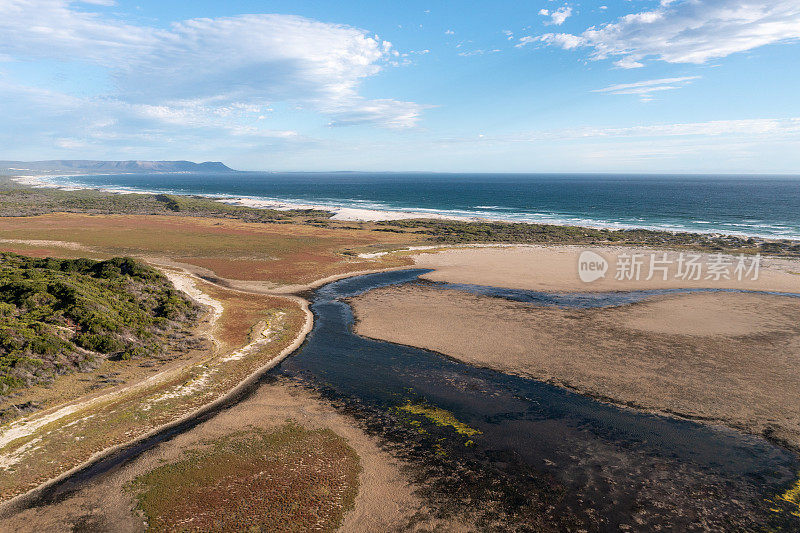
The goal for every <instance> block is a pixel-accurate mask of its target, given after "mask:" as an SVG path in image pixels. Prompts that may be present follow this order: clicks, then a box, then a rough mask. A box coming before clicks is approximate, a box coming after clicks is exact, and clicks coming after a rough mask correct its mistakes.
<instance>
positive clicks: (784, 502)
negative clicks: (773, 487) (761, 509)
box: [771, 478, 800, 518]
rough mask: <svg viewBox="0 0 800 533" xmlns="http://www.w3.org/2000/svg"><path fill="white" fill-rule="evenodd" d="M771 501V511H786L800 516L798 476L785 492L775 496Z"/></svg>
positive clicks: (799, 479)
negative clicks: (772, 505)
mask: <svg viewBox="0 0 800 533" xmlns="http://www.w3.org/2000/svg"><path fill="white" fill-rule="evenodd" d="M772 503H773V504H774V505H775V507H773V508H772V509H771V510H772V511H773V512H775V513H782V512H788V513H789V514H791V515H792V516H796V517H797V518H800V478H798V479H797V481H795V482H794V484H793V485H792V486H791V487H789V488H788V489H787V490H786V492H784V493H783V494H780V495H778V496H776V497H775V499H773V500H772Z"/></svg>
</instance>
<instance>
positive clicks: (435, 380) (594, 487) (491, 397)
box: [274, 270, 800, 531]
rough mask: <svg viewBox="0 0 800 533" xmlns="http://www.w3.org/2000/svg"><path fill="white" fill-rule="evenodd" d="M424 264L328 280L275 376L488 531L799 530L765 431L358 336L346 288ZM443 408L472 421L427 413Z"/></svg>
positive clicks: (357, 290) (549, 298) (787, 470)
mask: <svg viewBox="0 0 800 533" xmlns="http://www.w3.org/2000/svg"><path fill="white" fill-rule="evenodd" d="M424 272H426V271H424V270H404V271H395V272H385V273H379V274H370V275H364V276H358V277H354V278H349V279H345V280H341V281H337V282H333V283H330V284H328V285H325V286H323V287H321V288H320V289H318V290H317V291H316V292H315V293H314V299H313V303H312V310H313V312H314V314H315V324H314V329H313V331H312V332H311V333H310V334H309V336H308V338H307V340H306V343H305V344H304V345H303V347H302V348H301V349H300V350H298V352H297V353H295V354H294V355H293V356H291V357H289V358H287V359H286V360H285V361H284V362H283V363H282V364H281V366H280V367H279V368H278V369H276V370H275V371H274V373H277V374H282V375H284V376H290V377H292V378H294V379H299V380H301V381H303V382H305V383H306V384H307V385H309V386H311V387H313V388H315V389H317V390H319V391H321V392H322V393H323V395H325V396H326V397H328V398H330V399H332V400H334V403H335V404H336V405H338V406H339V407H340V408H341V409H344V410H346V411H349V412H350V413H352V414H353V415H354V416H356V417H357V418H358V419H359V420H360V421H361V422H362V424H363V425H364V427H365V428H366V429H368V431H370V432H371V433H373V434H376V435H379V436H380V437H382V439H383V440H384V442H385V443H386V444H387V446H389V447H390V448H392V449H393V450H396V451H397V453H398V454H400V455H401V456H403V457H404V458H405V459H407V460H409V462H410V463H411V464H412V465H416V470H415V472H416V474H415V475H416V476H417V477H416V480H417V481H419V482H421V483H422V484H423V486H425V487H426V489H425V491H427V492H426V494H427V495H428V496H430V498H431V501H434V502H438V503H437V505H439V507H440V508H441V509H443V512H451V513H458V512H467V511H468V512H470V513H471V516H472V517H473V518H475V517H477V519H478V520H479V521H480V523H482V524H483V525H486V526H487V528H488V527H491V526H496V527H498V528H505V527H512V526H513V527H514V528H517V529H523V530H524V529H530V530H543V529H544V530H580V529H586V530H590V531H618V530H637V531H652V530H669V531H684V530H706V529H717V530H725V531H728V530H762V529H768V530H786V531H800V521H798V519H797V518H795V517H793V516H792V515H791V513H790V509H788V507H787V506H786V504H780V503H775V502H774V501H771V500H772V499H773V498H774V497H775V496H776V495H777V494H781V493H783V492H784V491H785V490H787V488H788V487H789V486H791V485H792V483H793V482H794V481H795V480H796V479H797V472H798V466H799V465H798V460H797V458H796V457H795V456H794V454H792V453H791V452H789V451H787V450H785V449H783V448H781V447H779V446H776V445H775V444H773V443H771V442H769V441H767V440H765V439H762V438H759V437H754V436H749V435H744V434H741V433H738V432H736V431H733V430H730V429H726V428H722V427H716V426H709V425H702V424H699V423H695V422H691V421H686V420H678V419H673V418H668V417H663V416H657V415H652V414H647V413H642V412H637V411H634V410H631V409H625V408H619V407H615V406H612V405H608V404H605V403H602V402H599V401H596V400H593V399H591V398H587V397H584V396H581V395H578V394H575V393H572V392H569V391H566V390H563V389H560V388H557V387H555V386H551V385H549V384H546V383H541V382H538V381H535V380H531V379H525V378H522V377H517V376H511V375H507V374H503V373H500V372H496V371H492V370H488V369H481V368H476V367H473V366H470V365H466V364H463V363H459V362H457V361H454V360H452V359H449V358H447V357H445V356H443V355H440V354H437V353H433V352H430V351H426V350H422V349H417V348H413V347H408V346H402V345H397V344H393V343H389V342H382V341H376V340H371V339H366V338H362V337H359V336H357V335H355V334H354V333H353V331H352V326H353V313H352V310H351V308H350V306H349V305H348V304H347V303H346V302H345V301H343V299H344V298H349V297H353V296H356V295H359V294H362V293H364V292H366V291H368V290H371V289H373V288H377V287H382V286H387V285H395V284H401V283H420V281H418V280H417V277H418V276H419V275H420V274H422V273H424ZM428 286H438V287H442V288H457V289H461V290H470V291H472V292H477V293H481V294H487V295H490V296H496V297H503V298H509V299H513V300H517V301H527V302H532V303H535V304H539V305H556V306H563V307H600V306H613V305H622V304H627V303H632V302H635V301H638V300H641V299H643V298H646V297H648V296H652V295H654V294H661V293H664V292H666V291H638V292H629V293H605V294H577V295H574V294H573V295H567V294H565V295H554V294H547V293H536V292H531V291H510V290H506V289H494V288H490V287H479V286H471V285H454V284H441V283H436V284H428ZM487 327H491V324H487ZM476 334H478V335H479V334H480V332H476ZM403 406H413V407H411V408H409V409H404V408H403ZM419 406H422V407H421V409H422V410H421V411H420V409H419V408H418V407H419ZM439 410H446V411H447V412H449V413H451V414H452V415H453V416H454V417H455V419H457V421H458V422H459V423H461V424H464V426H460V425H455V424H450V423H449V422H448V420H450V421H451V419H446V420H445V423H444V425H440V424H436V423H434V421H433V419H434V418H436V415H433V416H426V413H427V414H428V415H430V414H431V413H439V414H441V413H442V412H443V411H439ZM439 418H441V416H440V417H439ZM457 429H461V430H462V432H461V433H459V432H458V431H457ZM472 429H475V430H478V431H480V433H476V434H472V431H471V430H472ZM412 468H413V467H412Z"/></svg>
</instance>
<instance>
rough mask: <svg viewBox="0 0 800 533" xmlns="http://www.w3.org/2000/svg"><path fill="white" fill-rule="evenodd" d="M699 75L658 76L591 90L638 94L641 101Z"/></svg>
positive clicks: (679, 86) (684, 84) (683, 84)
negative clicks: (655, 78) (679, 76)
mask: <svg viewBox="0 0 800 533" xmlns="http://www.w3.org/2000/svg"><path fill="white" fill-rule="evenodd" d="M699 77H700V76H685V77H681V78H660V79H657V80H647V81H639V82H636V83H623V84H619V85H611V86H610V87H605V88H603V89H595V90H594V91H593V92H596V93H608V94H633V95H636V96H638V97H639V98H640V99H641V100H642V101H645V102H647V101H650V100H652V99H653V93H657V92H661V91H671V90H674V89H680V88H681V87H685V86H686V85H688V84H689V83H691V82H692V81H693V80H696V79H698V78H699Z"/></svg>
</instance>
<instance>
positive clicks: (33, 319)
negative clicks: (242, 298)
mask: <svg viewBox="0 0 800 533" xmlns="http://www.w3.org/2000/svg"><path fill="white" fill-rule="evenodd" d="M199 314H200V308H199V306H197V305H196V304H195V303H193V302H192V301H191V300H189V299H188V298H186V297H185V296H184V295H183V294H181V293H179V292H178V291H176V290H175V289H174V287H173V286H172V284H171V283H170V282H169V280H167V278H166V277H164V276H163V275H162V274H161V273H160V272H158V271H157V270H155V269H153V268H150V267H148V266H146V265H144V264H142V263H140V262H138V261H136V260H134V259H131V258H127V257H116V258H113V259H109V260H107V261H93V260H91V259H53V258H46V259H36V258H31V257H25V256H21V255H16V254H8V253H0V397H2V396H4V395H6V394H8V393H9V392H11V391H13V390H14V389H17V388H20V387H25V386H30V385H33V384H36V383H40V382H43V381H49V380H52V379H53V378H54V377H55V376H57V375H60V374H64V373H68V372H72V371H76V370H87V369H90V368H92V367H94V366H96V365H97V364H99V363H100V362H102V361H103V359H105V358H114V359H132V358H143V357H148V356H152V355H157V354H160V353H162V352H164V351H165V350H170V349H176V348H180V346H179V345H180V343H181V341H185V340H186V339H187V338H188V336H189V335H190V332H189V331H188V329H187V328H189V327H191V326H192V325H194V324H195V323H196V322H197V320H198V316H199Z"/></svg>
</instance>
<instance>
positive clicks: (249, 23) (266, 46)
mask: <svg viewBox="0 0 800 533" xmlns="http://www.w3.org/2000/svg"><path fill="white" fill-rule="evenodd" d="M91 3H94V4H98V3H102V4H103V5H107V4H108V2H105V1H104V0H99V2H98V1H97V0H95V1H93V2H91ZM0 36H2V39H0V54H4V55H8V56H10V57H13V58H16V59H21V60H37V59H55V60H63V61H79V62H88V63H92V64H95V65H99V66H101V67H104V68H106V69H108V70H109V71H110V72H111V73H112V74H113V79H114V83H115V86H116V90H115V92H114V94H113V97H114V98H115V99H118V100H120V101H122V102H126V103H129V104H146V105H153V106H168V107H180V106H181V105H183V104H182V102H186V101H191V102H195V103H202V105H203V106H205V107H206V108H211V107H219V108H224V107H227V106H232V105H239V104H249V105H266V104H267V103H269V102H274V101H284V102H295V103H299V104H301V105H303V106H304V107H311V108H314V109H317V110H319V111H321V112H323V113H324V112H326V110H329V109H334V110H335V114H340V113H342V112H344V110H345V108H347V107H348V106H352V109H349V112H352V113H358V112H359V109H358V108H359V106H364V107H365V111H366V115H368V116H370V117H372V122H371V123H374V124H379V125H387V126H391V127H396V126H397V125H398V124H404V125H406V126H411V125H413V124H415V123H416V121H417V120H418V119H419V116H418V115H416V116H414V117H410V116H409V114H410V113H413V112H414V110H415V109H416V110H417V111H418V110H419V109H421V107H420V106H417V105H416V104H414V103H412V102H401V101H398V100H393V99H382V100H377V101H376V102H375V103H374V104H373V103H372V102H371V101H370V100H368V99H365V98H363V97H361V96H360V95H359V86H360V84H361V82H362V81H363V80H364V79H366V78H368V77H370V76H374V75H375V74H377V73H378V72H379V71H380V70H381V69H382V68H384V66H385V65H387V64H389V62H388V60H389V58H390V57H391V51H392V47H391V43H389V42H387V41H383V40H381V39H379V38H378V37H377V36H375V35H371V34H369V33H367V32H366V31H365V30H361V29H358V28H353V27H350V26H343V25H339V24H328V23H323V22H318V21H314V20H310V19H307V18H303V17H299V16H290V15H242V16H236V17H224V18H215V19H211V18H201V19H191V20H186V21H182V22H177V23H174V24H172V25H171V26H170V27H169V28H168V29H162V28H155V27H148V26H142V25H133V24H129V23H126V22H124V21H121V20H118V19H114V18H109V17H106V16H104V15H100V14H98V13H92V12H87V11H83V10H80V9H78V8H77V7H76V6H75V4H74V3H73V2H69V1H68V0H29V1H25V2H20V1H12V2H8V1H5V2H0ZM376 108H379V109H380V110H381V112H380V113H377V112H375V109H376Z"/></svg>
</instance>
